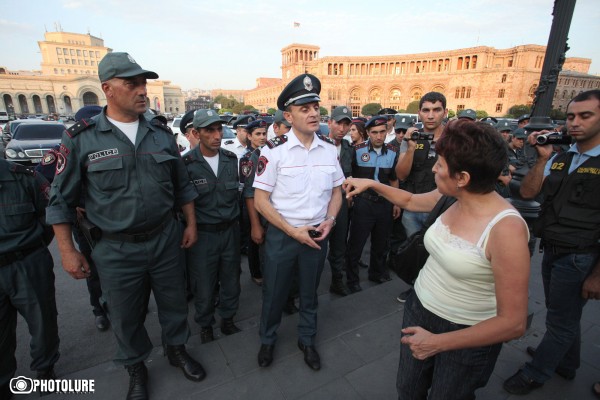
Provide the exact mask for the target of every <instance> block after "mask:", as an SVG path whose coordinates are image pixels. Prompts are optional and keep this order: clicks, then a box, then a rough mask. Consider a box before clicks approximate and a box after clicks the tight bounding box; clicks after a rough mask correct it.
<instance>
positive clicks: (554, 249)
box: [543, 243, 600, 254]
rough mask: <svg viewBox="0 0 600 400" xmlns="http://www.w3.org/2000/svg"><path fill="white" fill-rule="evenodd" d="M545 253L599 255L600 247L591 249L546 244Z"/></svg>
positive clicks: (591, 247) (590, 247)
mask: <svg viewBox="0 0 600 400" xmlns="http://www.w3.org/2000/svg"><path fill="white" fill-rule="evenodd" d="M543 247H544V251H548V252H550V253H552V254H587V253H598V252H599V251H600V247H598V246H589V247H563V246H555V245H553V244H548V243H544V246H543Z"/></svg>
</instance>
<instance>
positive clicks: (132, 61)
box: [127, 54, 136, 64]
mask: <svg viewBox="0 0 600 400" xmlns="http://www.w3.org/2000/svg"><path fill="white" fill-rule="evenodd" d="M127 58H128V59H129V62H131V63H133V64H135V63H136V62H135V60H134V59H133V57H131V56H130V55H129V54H127Z"/></svg>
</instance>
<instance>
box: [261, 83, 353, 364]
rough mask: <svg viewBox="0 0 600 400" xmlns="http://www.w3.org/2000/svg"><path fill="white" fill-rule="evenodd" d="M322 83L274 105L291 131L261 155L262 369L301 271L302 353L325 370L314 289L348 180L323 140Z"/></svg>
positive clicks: (292, 88)
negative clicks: (264, 226) (263, 222)
mask: <svg viewBox="0 0 600 400" xmlns="http://www.w3.org/2000/svg"><path fill="white" fill-rule="evenodd" d="M320 91H321V83H320V82H319V80H318V79H317V77H315V76H313V75H310V74H303V75H300V76H298V77H296V78H295V79H293V80H292V81H291V82H290V83H289V84H288V85H287V86H286V87H285V89H284V90H283V92H282V93H281V95H280V96H279V98H278V100H277V106H278V108H279V109H280V110H284V116H285V119H286V120H287V121H288V122H290V123H291V125H292V129H291V130H290V132H288V134H287V135H283V136H280V137H278V138H275V139H273V140H270V141H269V142H267V145H266V146H265V147H264V148H263V149H262V151H261V155H260V158H259V161H258V166H257V170H256V177H255V179H254V184H253V187H254V188H255V193H254V205H255V208H256V209H257V211H258V212H259V213H261V214H262V215H263V217H265V218H266V220H267V221H268V227H267V230H266V236H265V263H264V270H263V307H262V314H261V320H260V331H259V333H260V340H261V344H262V345H261V348H260V351H259V353H258V364H259V366H261V367H267V366H269V365H270V364H271V362H272V361H273V350H274V348H275V342H276V340H277V328H278V327H279V324H280V322H281V313H282V310H283V307H284V305H285V303H286V301H287V297H288V293H289V290H290V286H291V284H292V278H293V272H294V267H295V265H297V271H298V286H299V295H300V312H299V323H298V347H299V348H300V349H301V350H302V351H303V352H304V361H305V362H306V364H307V365H308V366H309V367H310V368H312V369H313V370H319V369H320V368H321V361H320V357H319V354H318V353H317V351H316V348H315V336H316V333H317V303H318V300H317V288H318V286H319V280H320V278H321V272H322V271H323V265H324V263H325V256H326V255H327V237H328V235H329V232H330V231H331V229H332V228H333V226H334V225H335V219H336V215H337V213H338V211H339V209H340V206H341V202H342V192H341V184H342V181H343V180H344V174H343V172H342V170H341V167H340V164H339V162H338V159H337V150H336V147H335V145H334V144H333V142H332V141H331V140H330V139H329V138H326V137H323V136H320V135H319V136H318V135H316V134H315V132H316V131H317V130H318V129H319V122H320V114H319V101H320V98H319V93H320Z"/></svg>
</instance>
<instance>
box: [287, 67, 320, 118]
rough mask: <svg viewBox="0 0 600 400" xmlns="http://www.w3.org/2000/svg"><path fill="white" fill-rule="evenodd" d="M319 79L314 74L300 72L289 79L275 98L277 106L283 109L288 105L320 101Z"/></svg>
mask: <svg viewBox="0 0 600 400" xmlns="http://www.w3.org/2000/svg"><path fill="white" fill-rule="evenodd" d="M319 93H321V81H319V78H317V77H316V76H314V75H311V74H302V75H299V76H297V77H295V78H294V79H292V80H291V81H290V83H288V84H287V86H286V87H285V88H284V89H283V91H282V92H281V94H280V95H279V97H278V98H277V108H279V109H280V110H285V109H286V108H287V107H288V106H292V105H294V106H300V105H302V104H308V103H314V102H319V101H321V98H320V97H319Z"/></svg>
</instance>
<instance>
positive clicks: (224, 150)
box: [221, 148, 237, 158]
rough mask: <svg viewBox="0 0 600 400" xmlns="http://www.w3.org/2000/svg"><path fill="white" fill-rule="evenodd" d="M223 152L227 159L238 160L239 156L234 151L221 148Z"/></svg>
mask: <svg viewBox="0 0 600 400" xmlns="http://www.w3.org/2000/svg"><path fill="white" fill-rule="evenodd" d="M221 150H223V154H225V155H226V156H227V157H231V158H237V155H236V154H235V153H234V152H233V151H229V150H227V149H224V148H221Z"/></svg>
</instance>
